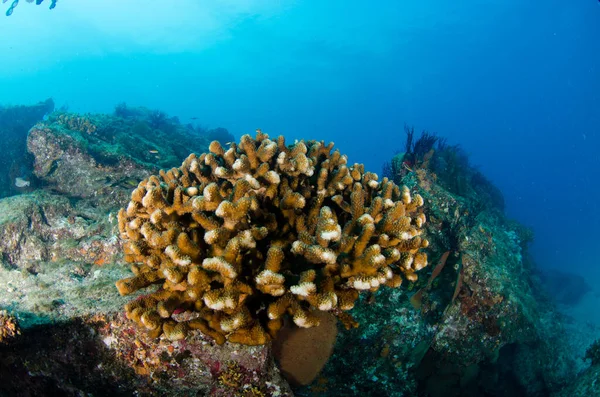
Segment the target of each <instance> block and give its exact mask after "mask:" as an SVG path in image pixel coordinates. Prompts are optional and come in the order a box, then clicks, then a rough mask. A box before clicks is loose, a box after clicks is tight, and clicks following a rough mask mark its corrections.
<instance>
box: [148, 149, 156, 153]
mask: <svg viewBox="0 0 600 397" xmlns="http://www.w3.org/2000/svg"><path fill="white" fill-rule="evenodd" d="M148 152H150V153H152V154H158V150H155V149H151V150H148Z"/></svg>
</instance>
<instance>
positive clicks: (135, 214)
mask: <svg viewBox="0 0 600 397" xmlns="http://www.w3.org/2000/svg"><path fill="white" fill-rule="evenodd" d="M332 149H333V143H330V144H328V145H325V143H324V142H322V141H321V142H317V141H303V140H301V141H297V142H295V143H294V144H292V145H289V146H288V145H286V144H285V140H284V138H283V137H282V136H280V137H278V138H277V140H271V139H269V136H268V135H266V134H264V133H262V132H261V131H260V130H257V135H256V138H252V137H251V136H250V135H244V136H243V137H242V138H241V141H240V143H239V144H236V143H232V144H230V147H229V148H228V149H225V148H223V147H222V146H221V144H220V143H219V142H218V141H214V142H212V143H211V144H210V147H209V151H210V152H209V153H204V154H201V155H200V156H196V155H195V154H192V155H190V156H189V157H188V158H187V159H186V160H184V162H183V164H182V165H181V167H179V168H173V169H170V170H168V171H163V170H161V171H160V173H159V175H158V176H157V175H153V176H151V177H149V178H147V179H145V180H143V181H142V182H140V184H139V185H138V187H137V188H136V189H135V190H134V191H133V193H132V195H131V202H130V203H129V205H128V206H127V208H124V209H121V211H120V212H119V230H120V235H121V238H122V239H123V240H124V250H125V259H126V260H127V261H128V262H129V263H131V264H132V266H131V269H132V271H133V273H134V276H133V277H130V278H126V279H123V280H119V281H118V282H117V284H116V286H117V289H118V290H119V293H120V294H121V295H127V294H131V293H133V292H135V291H137V290H140V289H143V288H146V287H148V286H150V285H152V284H162V287H161V288H160V289H159V290H158V291H156V292H153V293H150V294H148V295H145V296H143V297H141V298H139V299H137V300H134V301H132V302H130V303H128V304H127V305H126V313H127V316H128V318H130V319H131V320H133V321H135V322H136V323H137V324H138V325H139V326H140V327H141V328H143V329H145V330H147V331H148V332H149V333H150V335H152V336H156V337H158V336H160V335H161V334H164V335H165V336H166V337H167V338H169V339H171V340H179V339H183V338H185V337H186V333H187V332H188V330H190V329H199V330H201V331H202V332H203V333H204V334H206V335H208V336H210V337H212V338H213V339H214V340H215V341H216V343H218V344H222V343H224V342H225V341H226V340H228V341H230V342H233V343H241V344H246V345H260V344H265V343H267V342H268V341H269V340H271V339H272V338H275V337H276V335H277V333H278V331H279V330H280V329H281V327H282V326H283V320H284V316H286V315H289V316H290V317H291V319H292V320H293V322H294V323H295V324H296V325H297V326H299V327H306V328H308V327H313V326H317V325H319V321H318V317H317V316H316V315H315V311H327V312H330V313H332V314H333V315H335V316H336V317H337V318H339V319H340V320H341V321H342V323H343V324H344V325H345V326H346V327H347V328H349V327H354V326H357V325H358V324H357V323H356V322H355V321H354V320H353V319H352V317H351V316H350V315H349V314H348V313H346V312H347V311H348V310H350V309H352V308H353V306H354V303H355V301H356V299H357V298H358V296H359V293H360V291H364V290H369V291H376V290H377V289H378V288H379V287H380V286H381V285H386V286H389V287H398V286H400V284H401V283H402V279H403V278H406V279H408V280H410V281H415V280H416V279H417V275H416V272H417V271H418V270H420V269H422V268H423V267H425V266H427V256H426V255H425V254H424V253H422V252H420V249H421V248H424V247H427V246H428V241H427V240H425V239H424V238H422V237H421V234H422V229H421V228H422V226H423V224H424V222H425V215H424V214H423V212H422V209H421V208H422V206H423V198H422V197H421V196H419V195H418V194H416V195H411V193H410V191H409V189H408V188H407V187H406V186H403V187H399V186H397V185H396V184H395V183H394V182H392V181H390V180H388V179H387V178H384V179H383V180H381V181H380V180H379V178H378V176H377V175H376V174H374V173H371V172H365V170H364V166H363V165H362V164H354V165H348V163H347V157H346V156H344V155H341V154H340V152H339V151H337V150H335V151H332ZM183 311H190V312H193V313H194V315H193V316H188V318H187V319H186V320H179V321H178V320H176V318H178V319H180V317H179V316H174V314H177V313H181V312H183Z"/></svg>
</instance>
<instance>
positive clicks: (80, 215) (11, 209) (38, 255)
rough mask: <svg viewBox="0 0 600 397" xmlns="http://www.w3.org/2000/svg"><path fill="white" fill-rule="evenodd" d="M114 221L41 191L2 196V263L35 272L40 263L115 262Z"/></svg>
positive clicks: (115, 240)
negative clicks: (68, 261) (3, 197)
mask: <svg viewBox="0 0 600 397" xmlns="http://www.w3.org/2000/svg"><path fill="white" fill-rule="evenodd" d="M115 221H116V219H114V217H113V219H112V222H111V217H110V215H108V216H107V215H106V214H103V213H98V212H96V211H93V210H92V209H90V208H82V207H78V206H73V205H72V204H71V203H70V202H69V200H68V199H67V198H66V197H64V196H61V195H57V194H52V193H49V192H45V191H41V190H38V191H36V192H33V193H29V194H24V195H20V196H13V197H8V198H5V199H3V200H1V201H0V254H1V255H2V261H3V264H4V266H8V267H9V268H18V269H24V270H27V271H30V272H36V268H37V267H38V266H39V264H40V263H43V262H53V261H54V262H55V261H65V260H70V261H73V262H81V263H91V264H96V265H102V264H105V263H109V262H114V261H115V260H118V258H119V257H120V256H121V255H120V243H119V241H118V239H117V238H116V237H115V236H114V232H115V226H116V225H115Z"/></svg>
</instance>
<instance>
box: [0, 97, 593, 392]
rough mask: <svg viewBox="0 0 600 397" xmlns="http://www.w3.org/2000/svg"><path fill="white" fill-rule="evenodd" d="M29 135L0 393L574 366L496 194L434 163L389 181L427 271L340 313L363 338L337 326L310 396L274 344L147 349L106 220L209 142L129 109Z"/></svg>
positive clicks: (389, 383)
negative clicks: (421, 224) (405, 198)
mask: <svg viewBox="0 0 600 397" xmlns="http://www.w3.org/2000/svg"><path fill="white" fill-rule="evenodd" d="M31 127H33V128H32V129H31V131H30V133H29V135H28V138H27V139H28V140H27V148H28V149H29V152H30V155H31V156H32V161H31V167H32V175H33V177H32V182H33V183H32V186H30V187H28V189H27V190H25V191H22V194H20V195H17V196H12V197H7V198H4V199H2V200H1V201H0V236H1V239H0V253H1V255H2V263H1V264H0V286H1V287H2V292H3V293H2V294H0V309H2V310H3V311H2V312H1V313H0V327H3V328H2V329H0V331H1V332H2V335H5V337H3V338H2V339H1V340H0V378H1V379H2V382H0V395H30V396H40V395H67V396H69V395H72V396H76V395H94V396H101V395H123V396H125V395H127V396H129V395H134V394H135V395H165V396H169V395H171V396H181V395H190V396H192V395H193V396H196V395H207V396H292V395H294V394H295V395H298V396H339V395H348V396H353V395H357V396H358V395H361V396H362V395H377V396H402V395H429V396H433V397H435V396H441V395H444V396H459V395H467V396H469V395H472V396H476V395H483V394H486V395H493V396H496V395H497V396H508V395H533V396H535V395H540V396H541V395H548V394H550V392H551V391H553V390H557V389H559V388H560V387H562V386H565V385H567V384H568V383H569V382H571V381H572V380H573V379H574V378H575V376H576V372H577V370H579V369H581V367H580V366H577V365H575V363H574V361H573V358H572V357H571V356H570V355H569V352H568V349H569V344H568V341H567V340H566V339H567V338H565V336H564V335H563V330H562V328H561V325H560V319H559V318H558V317H557V316H558V315H557V314H556V313H555V312H554V311H553V308H552V306H551V304H550V303H548V302H547V301H545V300H544V296H543V292H541V291H540V290H539V288H538V287H537V286H536V284H535V281H534V280H533V278H532V276H531V273H532V268H531V262H530V261H529V258H528V255H527V244H528V242H529V241H530V240H531V238H532V235H531V233H530V231H529V230H528V229H526V228H524V227H522V226H521V225H519V224H518V223H516V222H514V221H509V220H507V219H506V218H505V217H504V215H503V212H502V209H501V208H499V206H494V205H493V204H492V205H482V204H481V201H482V200H481V197H483V196H485V197H487V198H488V199H489V197H497V195H498V193H497V192H496V191H495V190H494V189H493V188H492V187H490V188H489V189H488V190H486V189H487V187H486V186H487V185H486V184H485V183H484V182H482V180H481V178H480V177H479V176H478V178H473V175H474V171H472V170H469V169H465V170H463V172H464V175H461V178H463V182H461V185H460V186H459V187H460V189H461V190H460V191H457V190H456V189H457V186H451V185H448V184H446V185H445V184H444V183H443V181H444V177H446V179H448V176H444V175H442V174H441V173H440V172H437V173H436V171H438V170H436V169H435V167H434V166H433V165H432V166H431V167H420V168H417V167H414V166H413V165H410V166H408V165H407V164H404V165H402V167H404V168H406V169H407V172H403V173H402V175H397V178H395V179H397V180H396V182H397V183H398V184H400V185H406V186H408V187H409V188H410V189H411V190H412V191H415V192H418V193H419V194H420V195H421V196H422V197H423V198H424V199H425V206H424V208H425V215H426V216H427V223H426V224H425V230H424V231H425V233H424V236H425V237H426V238H427V239H428V240H429V242H430V246H429V247H428V249H427V253H428V256H429V262H430V265H429V267H428V268H426V269H427V270H423V271H421V272H420V277H419V279H418V280H416V281H413V282H405V283H403V285H402V286H401V287H400V288H398V289H382V290H379V291H378V292H377V293H370V292H367V293H366V294H363V295H361V297H360V298H359V301H358V302H357V304H356V307H355V308H354V309H353V310H352V311H351V314H352V316H353V317H354V318H355V319H356V321H357V322H358V323H360V326H359V327H358V328H353V329H350V330H343V329H342V328H343V327H338V328H340V329H339V332H338V335H337V342H336V344H335V347H334V348H333V355H332V357H331V358H330V359H329V361H328V362H327V364H326V365H325V368H324V369H323V370H322V371H321V373H320V374H319V375H318V376H317V377H316V379H314V380H313V381H312V383H310V384H309V385H305V386H293V387H290V386H289V384H288V381H287V380H286V379H285V378H284V377H283V375H282V374H281V372H280V370H279V368H278V364H277V362H276V360H275V359H274V353H273V348H272V346H271V345H270V344H266V345H261V346H244V345H239V344H235V343H230V342H225V343H224V344H223V345H221V346H218V345H217V344H215V343H214V341H213V340H212V339H211V338H210V337H207V336H205V335H204V334H202V333H201V332H198V331H194V332H189V333H188V334H187V336H186V337H185V338H184V339H181V340H176V341H171V340H168V339H167V338H164V337H162V338H151V337H149V336H148V335H146V334H145V333H142V332H139V331H138V329H137V328H138V327H137V325H136V324H135V323H134V322H132V321H130V320H128V319H127V318H126V315H125V313H124V310H123V305H124V304H125V303H126V302H128V301H129V300H130V299H131V298H132V297H131V296H129V297H121V296H119V294H118V293H117V290H116V288H115V282H116V281H117V280H119V279H123V278H126V277H129V276H130V275H131V274H130V272H129V270H128V268H127V266H126V264H125V261H124V258H123V254H122V246H121V244H122V243H121V241H120V240H119V239H118V238H117V235H118V225H117V211H118V210H119V208H121V207H123V206H125V205H126V204H127V202H128V201H129V199H130V195H131V191H132V190H133V188H134V187H135V186H137V184H138V182H139V181H140V180H141V179H143V178H146V177H148V176H149V175H151V174H152V173H155V172H156V171H157V170H158V169H159V168H170V167H178V166H180V165H181V162H182V161H183V160H184V158H186V157H187V155H188V154H189V152H197V153H202V152H206V151H207V149H208V141H207V140H206V139H203V138H202V136H198V134H197V132H195V131H193V130H192V129H189V128H188V127H186V126H182V125H180V124H179V123H178V122H177V121H176V120H173V119H170V118H168V117H166V116H165V115H164V114H160V113H156V112H148V111H145V110H136V109H128V108H126V107H122V108H120V109H118V112H117V115H115V116H107V115H77V114H71V113H54V114H52V115H51V116H50V117H49V118H48V120H47V121H45V122H40V123H38V124H36V125H35V126H33V125H32V126H31ZM219 133H221V132H220V131H219ZM170 134H178V135H177V136H178V139H177V142H174V141H170V140H168V139H167V138H168V137H169V136H171V135H170ZM433 156H434V158H435V154H434V155H433ZM447 158H450V157H447ZM427 159H428V161H429V158H427ZM432 161H433V160H432ZM455 172H456V171H455ZM469 173H471V174H469ZM452 177H456V175H453V176H452ZM465 181H466V182H465ZM468 183H477V188H473V189H471V188H465V186H468ZM29 188H31V189H29ZM486 192H487V193H489V194H488V195H487V196H486ZM489 201H490V200H487V202H489ZM497 202H499V201H497ZM153 288H156V287H152V288H150V289H149V290H144V291H138V292H136V293H135V294H134V295H133V298H135V297H137V296H142V295H144V294H148V293H151V292H152V291H153ZM174 315H175V316H180V319H181V320H182V321H186V316H189V315H190V313H188V312H181V313H176V314H174ZM303 343H306V342H303ZM276 350H281V349H280V348H279V347H278V348H277V349H276ZM292 351H293V350H292ZM278 359H280V360H281V361H280V362H281V363H282V364H283V363H285V360H284V359H282V358H281V357H278ZM288 359H289V357H288ZM593 371H594V367H591V368H590V369H588V370H587V372H586V373H585V374H584V375H582V377H585V376H587V377H588V378H587V379H592V378H593V376H594V372H593ZM595 374H596V376H597V372H595ZM286 375H288V376H289V374H288V373H286ZM314 376H315V375H310V378H311V379H312V378H313V377H314ZM288 379H291V378H288ZM581 379H582V378H579V381H580V382H582V380H581ZM569 387H571V388H572V389H573V390H575V388H576V387H577V385H575V384H574V383H573V384H572V385H570V386H569ZM581 387H583V386H580V388H579V389H577V390H591V389H582V388H581ZM292 390H293V391H292ZM569 390H570V389H569ZM595 392H596V393H597V390H596V391H595ZM561 395H568V394H561ZM573 395H575V394H573ZM580 395H582V394H580Z"/></svg>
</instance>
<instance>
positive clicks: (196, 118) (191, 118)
mask: <svg viewBox="0 0 600 397" xmlns="http://www.w3.org/2000/svg"><path fill="white" fill-rule="evenodd" d="M190 120H198V117H190Z"/></svg>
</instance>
